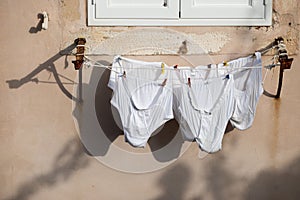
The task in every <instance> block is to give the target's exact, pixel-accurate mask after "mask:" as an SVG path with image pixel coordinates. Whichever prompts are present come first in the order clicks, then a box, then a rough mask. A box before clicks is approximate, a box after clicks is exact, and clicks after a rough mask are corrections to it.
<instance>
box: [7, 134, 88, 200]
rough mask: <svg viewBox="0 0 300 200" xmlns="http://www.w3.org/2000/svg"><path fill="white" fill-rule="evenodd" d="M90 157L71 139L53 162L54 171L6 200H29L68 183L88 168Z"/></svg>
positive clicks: (33, 181) (20, 188) (31, 181)
mask: <svg viewBox="0 0 300 200" xmlns="http://www.w3.org/2000/svg"><path fill="white" fill-rule="evenodd" d="M88 164H89V160H88V157H87V156H86V155H85V150H84V147H83V146H82V145H81V144H80V143H79V142H78V141H77V140H76V139H71V140H70V141H68V142H67V143H66V145H65V146H64V147H63V148H62V150H61V151H60V153H59V154H58V155H57V156H56V158H55V159H54V162H53V166H52V169H51V170H49V171H48V172H47V173H45V174H41V175H39V176H37V177H35V178H33V179H32V180H28V181H26V182H24V183H23V184H22V185H20V186H19V188H18V189H17V192H16V194H15V195H14V196H12V197H9V198H6V199H4V200H16V199H17V200H27V199H30V197H31V196H33V195H34V194H35V193H37V192H38V191H39V190H41V189H43V188H45V187H54V186H55V185H58V184H60V183H62V182H65V181H67V180H68V179H70V177H71V176H72V175H73V174H74V173H75V172H76V171H78V170H80V169H83V168H85V167H87V166H88Z"/></svg>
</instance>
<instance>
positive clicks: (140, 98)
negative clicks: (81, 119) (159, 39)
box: [108, 53, 263, 152]
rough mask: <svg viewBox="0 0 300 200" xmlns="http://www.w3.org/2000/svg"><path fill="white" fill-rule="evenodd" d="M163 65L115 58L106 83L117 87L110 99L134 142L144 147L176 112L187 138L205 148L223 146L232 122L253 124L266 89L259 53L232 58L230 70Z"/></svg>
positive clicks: (244, 126)
mask: <svg viewBox="0 0 300 200" xmlns="http://www.w3.org/2000/svg"><path fill="white" fill-rule="evenodd" d="M163 65H164V68H162V63H161V62H143V61H137V60H133V59H128V58H123V57H120V56H117V57H115V59H114V62H113V65H112V71H111V75H110V80H109V83H108V86H109V87H110V88H111V89H112V90H113V97H112V99H111V104H112V105H113V106H114V107H116V108H117V110H118V112H119V114H120V117H121V121H122V125H123V130H124V135H125V138H126V140H127V141H128V142H129V143H130V144H131V145H133V146H135V147H144V146H145V145H146V143H147V141H148V139H149V138H150V137H151V134H152V133H153V132H154V131H155V130H156V129H158V128H159V127H160V126H161V125H163V124H164V123H166V122H167V121H168V120H170V119H172V118H174V116H175V118H176V120H177V121H178V123H179V124H180V130H181V132H182V135H183V137H184V139H185V140H189V141H194V140H195V141H196V142H197V143H198V144H199V146H200V148H201V149H202V150H204V151H206V152H216V151H218V150H220V149H221V148H222V139H223V135H224V132H225V129H226V125H227V123H228V121H230V122H231V124H232V125H233V126H234V127H236V128H238V129H240V130H244V129H247V128H249V127H250V126H251V125H252V123H253V119H254V114H255V110H256V105H257V102H258V99H259V97H260V95H261V94H262V91H263V89H262V85H261V81H262V80H261V77H262V75H261V73H262V72H261V55H260V53H256V54H255V56H249V57H245V58H239V59H236V60H232V61H230V62H228V66H227V67H226V70H224V67H225V66H224V64H223V63H222V64H218V65H210V66H209V67H210V68H212V69H213V70H207V66H198V67H195V68H192V67H178V68H177V69H173V67H168V66H167V65H166V64H163ZM251 67H255V68H251ZM201 68H203V69H204V70H201ZM219 68H222V69H219ZM124 72H125V73H124ZM173 112H174V114H175V115H174V114H173Z"/></svg>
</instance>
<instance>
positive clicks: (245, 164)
mask: <svg viewBox="0 0 300 200" xmlns="http://www.w3.org/2000/svg"><path fill="white" fill-rule="evenodd" d="M44 10H46V11H47V12H48V13H49V17H50V21H49V28H48V30H41V31H40V30H39V25H38V22H39V20H38V19H37V15H38V13H41V12H42V11H44ZM85 10H86V5H85V1H79V0H75V1H74V0H59V1H39V0H27V1H21V0H19V1H9V0H2V1H0V11H1V12H0V13H1V14H0V20H1V25H2V30H1V40H0V45H1V47H2V48H1V50H0V55H1V60H2V63H1V65H0V66H1V73H0V74H1V75H0V77H1V79H0V80H1V82H0V92H1V101H0V108H1V111H2V115H1V116H0V183H1V188H0V198H1V199H17V200H20V199H21V200H27V199H30V200H34V199H44V200H47V199H72V200H73V199H147V200H148V199H159V200H160V199H161V200H163V199H179V200H181V199H188V200H194V199H299V197H300V192H299V189H298V187H299V184H300V181H299V180H300V157H299V155H300V145H299V144H300V134H299V128H300V125H299V122H300V117H299V116H300V106H299V105H300V100H299V99H300V91H299V88H298V86H299V85H300V79H299V75H300V69H299V65H298V62H299V61H300V57H299V55H298V54H297V53H298V48H299V19H300V18H299V15H298V12H299V1H297V0H289V1H285V0H274V23H273V26H272V27H168V28H166V27H165V29H164V30H162V31H157V29H155V28H151V29H150V31H147V30H149V29H144V28H141V27H87V26H86V19H85V18H86V13H85ZM136 29H138V30H139V31H133V30H136ZM153 30H154V31H153ZM128 31H131V32H129V33H128ZM151 31H152V32H151ZM120 34H121V35H120ZM122 34H123V35H122ZM124 35H126V36H128V37H127V38H126V37H125V38H122V37H124ZM154 36H155V38H159V41H155V42H154V43H152V44H151V48H152V47H153V49H155V48H157V46H158V47H160V46H163V47H166V48H163V49H164V51H153V52H154V53H156V54H157V53H158V54H164V53H165V51H166V52H177V51H178V50H179V49H180V47H181V45H182V42H183V41H184V40H185V39H186V40H187V41H188V42H187V49H188V51H187V54H197V53H202V50H201V52H199V49H198V48H197V46H200V47H201V48H202V49H203V50H204V51H207V52H208V53H209V57H210V58H211V59H212V60H215V61H220V60H226V59H230V58H235V57H238V56H241V55H246V54H249V53H251V52H253V51H254V50H256V49H259V48H261V47H264V46H265V45H267V44H268V43H270V42H271V41H273V39H274V38H275V37H278V36H283V37H284V38H285V39H286V44H287V47H288V50H289V53H290V54H291V55H293V56H292V57H294V58H295V61H294V64H293V66H292V70H290V71H286V72H285V79H284V85H283V91H282V98H281V99H280V100H274V99H272V98H268V97H266V96H262V98H261V99H260V102H259V105H258V111H257V115H256V119H255V122H254V124H253V126H252V127H251V128H250V129H248V130H246V131H238V130H233V131H231V132H229V133H228V134H226V135H225V137H224V141H223V149H222V151H220V152H218V153H215V154H211V155H208V156H206V157H205V159H198V158H197V154H198V147H197V145H195V144H192V145H191V146H190V148H188V150H187V151H186V152H185V153H184V155H183V156H181V157H180V158H179V159H178V160H177V161H176V162H174V163H173V164H171V165H169V166H168V167H166V168H163V169H161V170H158V171H155V172H151V173H143V174H131V173H124V172H119V171H117V170H114V169H111V168H109V167H107V166H105V165H103V164H102V163H100V162H98V160H97V159H95V158H94V156H91V155H89V154H88V153H87V152H86V151H85V149H84V147H83V146H82V144H81V141H80V139H79V137H78V133H77V130H76V128H75V125H74V122H73V118H72V102H73V101H72V96H74V95H75V94H74V93H73V87H74V85H76V83H74V80H76V79H75V77H76V75H77V72H75V71H74V70H73V66H72V63H71V62H70V61H71V60H72V59H73V58H72V57H67V58H66V57H65V56H62V55H60V54H59V51H60V50H63V49H65V48H66V47H67V46H69V45H70V44H71V43H72V42H73V40H74V39H75V38H77V37H86V39H87V46H88V52H89V53H95V52H96V53H107V52H109V53H110V54H114V53H128V52H129V51H130V50H132V43H133V44H134V45H133V46H136V45H137V46H139V45H141V48H139V49H138V50H137V51H134V54H136V55H141V54H145V53H146V54H149V53H150V54H151V51H150V52H149V51H147V52H145V49H143V47H145V46H146V47H147V45H148V44H147V41H154V40H153V37H154ZM166 36H168V37H171V38H172V37H175V36H176V37H175V38H176V39H175V40H171V41H168V40H165V37H166ZM177 36H178V38H179V39H178V38H177ZM137 38H138V39H137ZM119 42H121V43H119ZM116 44H119V45H120V46H118V47H117V46H116ZM116 50H118V51H116ZM114 51H116V52H114ZM129 53H130V52H129ZM138 58H140V59H149V60H164V61H165V62H167V63H174V62H175V61H174V59H175V60H176V63H177V62H178V63H180V62H184V61H183V60H182V57H180V56H166V55H160V56H152V57H149V56H147V57H144V56H141V57H138ZM97 59H101V60H106V61H107V62H110V61H111V60H110V59H111V56H108V57H103V58H102V57H100V58H97ZM189 59H192V58H189ZM264 59H266V60H267V59H268V57H265V58H264ZM89 70H91V69H89ZM100 72H101V73H102V74H103V76H102V77H103V78H102V79H101V80H102V81H103V84H102V85H101V84H100V86H101V87H100V88H101V89H103V88H104V89H103V90H104V91H102V90H101V91H97V94H98V95H99V96H100V98H104V100H105V101H104V100H103V104H104V105H109V104H108V100H109V97H110V96H109V95H110V94H111V93H110V91H109V90H107V89H106V88H105V85H104V82H105V80H107V76H108V74H107V73H106V72H103V71H100ZM83 73H85V71H84V70H83ZM274 77H276V75H274ZM274 82H275V81H274V79H272V73H269V76H268V79H267V83H266V84H267V85H266V87H268V89H270V90H272V86H273V85H274ZM272 84H273V85H272ZM87 88H89V85H86V89H87ZM85 91H86V90H85ZM101 92H103V93H101ZM85 98H86V99H84V101H85V100H89V99H88V97H86V96H85ZM104 111H105V112H106V114H107V112H109V111H110V110H109V109H104ZM108 114H110V115H111V113H108ZM100 117H102V119H103V121H104V123H106V124H108V126H107V127H106V129H107V131H108V132H114V131H117V128H116V127H115V126H112V125H114V123H112V122H111V121H105V119H106V118H105V117H107V116H101V113H100ZM108 119H109V118H108ZM172 128H173V127H172V126H171V129H172ZM173 129H176V125H175V126H174V128H173ZM80 134H83V135H84V134H85V133H84V132H83V133H80ZM99 134H101V133H99ZM81 137H82V135H81ZM113 137H115V138H114V139H115V141H114V143H115V145H117V146H120V147H121V148H124V149H127V150H130V151H137V152H139V151H140V152H144V151H148V152H150V153H151V149H150V148H147V149H145V150H136V149H133V148H131V147H129V146H128V145H126V144H124V142H123V136H113ZM95 144H97V142H95ZM108 149H109V147H107V150H108ZM97 156H101V155H97ZM102 156H103V155H102ZM115 159H116V160H118V159H120V160H121V159H122V158H118V157H116V158H115ZM158 161H159V160H158ZM160 162H164V161H160Z"/></svg>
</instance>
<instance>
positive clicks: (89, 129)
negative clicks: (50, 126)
mask: <svg viewBox="0 0 300 200" xmlns="http://www.w3.org/2000/svg"><path fill="white" fill-rule="evenodd" d="M98 62H100V63H102V64H104V65H109V63H108V62H107V61H103V60H102V61H98ZM91 70H92V72H91V77H90V79H89V82H88V83H83V84H82V91H83V103H80V102H76V103H75V108H74V110H73V116H74V117H75V119H76V121H78V122H80V123H79V127H78V128H79V133H80V138H81V141H82V142H83V144H84V145H85V146H86V148H87V149H88V151H89V154H90V155H92V156H105V155H106V154H107V151H108V150H109V148H110V145H112V143H113V142H114V141H115V140H116V139H117V138H118V137H119V136H120V135H122V134H123V131H122V125H121V122H120V116H119V114H118V111H117V110H116V109H115V108H114V107H113V106H111V104H110V99H111V97H112V90H111V89H110V88H108V87H107V83H108V80H109V76H110V71H109V70H107V69H102V68H93V69H91ZM93 106H94V109H95V112H96V121H94V119H93V118H94V116H93V115H92V114H91V113H93V112H94V111H93ZM116 121H117V122H119V123H117V122H116ZM178 129H179V126H178V123H177V122H176V121H175V120H170V121H169V122H167V123H166V124H165V125H164V126H163V127H160V128H159V129H158V130H157V132H158V133H157V134H154V135H153V136H152V137H151V138H150V139H149V141H148V144H149V147H150V149H151V152H152V153H153V156H154V157H155V159H156V160H158V161H160V162H167V161H170V160H173V159H176V158H178V157H179V155H180V150H181V145H182V144H183V142H184V141H183V140H182V141H179V142H178V146H176V148H174V149H173V151H172V154H169V155H168V156H166V155H162V154H159V153H158V154H156V153H155V152H156V151H157V150H160V149H161V148H163V147H165V146H166V145H168V144H169V143H170V141H172V139H173V138H174V137H175V136H176V134H177V133H178ZM106 139H108V142H104V141H105V140H106Z"/></svg>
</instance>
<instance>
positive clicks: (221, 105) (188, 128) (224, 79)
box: [174, 68, 234, 152]
mask: <svg viewBox="0 0 300 200" xmlns="http://www.w3.org/2000/svg"><path fill="white" fill-rule="evenodd" d="M177 73H179V77H180V78H179V79H181V80H184V82H183V83H182V84H181V86H180V85H179V87H174V93H175V96H176V100H175V102H174V104H175V106H178V108H177V111H176V112H175V113H176V119H177V120H178V122H179V124H180V129H181V132H182V134H183V137H184V138H185V139H186V140H191V141H192V140H196V142H197V143H198V144H199V146H200V148H201V149H202V150H204V151H206V152H216V151H218V150H220V149H221V148H222V139H223V135H224V132H225V129H226V125H227V123H228V121H229V119H230V117H231V116H232V113H233V91H234V80H233V77H232V76H231V75H226V76H221V77H216V78H209V79H202V78H198V77H197V76H202V75H203V73H200V74H194V72H192V70H180V68H179V70H178V71H177ZM193 74H194V75H193ZM195 76H196V77H195ZM187 77H189V78H190V83H188V79H186V78H187Z"/></svg>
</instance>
